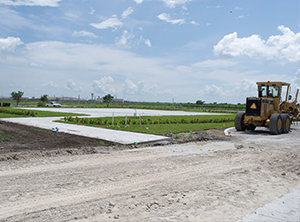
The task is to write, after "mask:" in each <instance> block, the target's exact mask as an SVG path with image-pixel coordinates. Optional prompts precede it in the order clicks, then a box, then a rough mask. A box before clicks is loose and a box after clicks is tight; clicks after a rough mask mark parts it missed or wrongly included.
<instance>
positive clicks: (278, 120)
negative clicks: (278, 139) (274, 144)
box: [269, 113, 283, 135]
mask: <svg viewBox="0 0 300 222" xmlns="http://www.w3.org/2000/svg"><path fill="white" fill-rule="evenodd" d="M269 128H270V132H271V133H272V134H275V135H278V134H281V132H282V129H283V124H282V116H281V115H280V114H279V113H274V114H272V115H271V118H270V127H269Z"/></svg>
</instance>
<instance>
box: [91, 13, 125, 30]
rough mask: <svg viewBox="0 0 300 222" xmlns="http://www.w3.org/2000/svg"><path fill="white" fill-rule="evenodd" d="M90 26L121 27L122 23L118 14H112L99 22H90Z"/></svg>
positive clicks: (102, 27)
mask: <svg viewBox="0 0 300 222" xmlns="http://www.w3.org/2000/svg"><path fill="white" fill-rule="evenodd" d="M90 25H91V26H93V27H95V28H96V29H108V28H115V29H116V28H117V27H122V26H123V23H122V22H121V21H120V20H119V19H118V16H116V15H113V16H112V17H111V18H109V19H107V20H105V21H103V22H101V23H91V24H90Z"/></svg>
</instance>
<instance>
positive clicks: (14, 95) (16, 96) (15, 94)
mask: <svg viewBox="0 0 300 222" xmlns="http://www.w3.org/2000/svg"><path fill="white" fill-rule="evenodd" d="M10 95H11V97H12V98H13V100H15V101H16V103H17V106H18V105H19V103H20V101H21V98H22V96H23V95H24V92H21V91H18V92H12V93H11V94H10Z"/></svg>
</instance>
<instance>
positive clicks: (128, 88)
mask: <svg viewBox="0 0 300 222" xmlns="http://www.w3.org/2000/svg"><path fill="white" fill-rule="evenodd" d="M122 86H123V90H122V93H123V94H124V95H136V97H144V98H145V97H146V96H156V95H166V94H173V91H172V90H169V89H166V90H159V89H158V86H157V85H156V84H146V83H145V82H144V81H139V82H138V83H137V84H135V83H134V82H133V81H132V80H130V79H126V80H125V82H124V83H123V85H122Z"/></svg>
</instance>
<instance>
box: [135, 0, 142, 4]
mask: <svg viewBox="0 0 300 222" xmlns="http://www.w3.org/2000/svg"><path fill="white" fill-rule="evenodd" d="M134 1H135V2H136V4H141V3H142V2H143V1H144V0H134Z"/></svg>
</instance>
